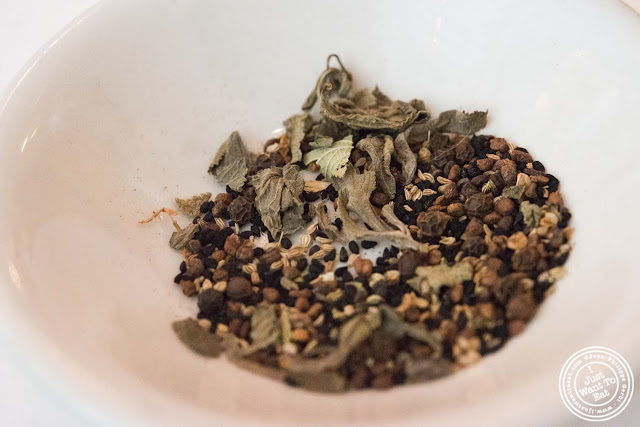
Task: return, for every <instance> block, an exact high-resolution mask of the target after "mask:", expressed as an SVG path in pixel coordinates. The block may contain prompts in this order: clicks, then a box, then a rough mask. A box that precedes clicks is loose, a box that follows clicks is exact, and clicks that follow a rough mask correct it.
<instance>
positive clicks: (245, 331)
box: [238, 320, 251, 338]
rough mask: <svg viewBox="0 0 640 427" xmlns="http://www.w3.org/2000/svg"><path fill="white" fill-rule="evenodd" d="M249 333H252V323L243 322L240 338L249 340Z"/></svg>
mask: <svg viewBox="0 0 640 427" xmlns="http://www.w3.org/2000/svg"><path fill="white" fill-rule="evenodd" d="M249 332H251V323H250V322H248V321H246V320H245V321H244V322H242V326H241V327H240V332H239V334H238V336H239V337H240V338H247V337H248V336H249Z"/></svg>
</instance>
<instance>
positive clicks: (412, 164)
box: [387, 129, 418, 185]
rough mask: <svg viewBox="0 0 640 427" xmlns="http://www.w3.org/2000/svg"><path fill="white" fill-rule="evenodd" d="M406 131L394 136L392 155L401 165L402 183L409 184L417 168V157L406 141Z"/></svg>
mask: <svg viewBox="0 0 640 427" xmlns="http://www.w3.org/2000/svg"><path fill="white" fill-rule="evenodd" d="M408 131H409V130H408V129H407V130H406V131H404V132H402V133H400V134H399V135H398V136H397V137H396V141H395V144H394V145H395V150H394V152H393V157H394V158H395V159H396V160H397V161H398V163H400V164H401V165H402V178H404V181H403V182H402V185H407V184H409V183H410V182H411V180H412V179H413V177H414V176H415V174H416V170H417V169H418V158H417V157H416V155H415V153H414V152H413V151H411V147H410V146H409V142H408V141H407V136H406V134H407V132H408ZM387 138H390V137H387Z"/></svg>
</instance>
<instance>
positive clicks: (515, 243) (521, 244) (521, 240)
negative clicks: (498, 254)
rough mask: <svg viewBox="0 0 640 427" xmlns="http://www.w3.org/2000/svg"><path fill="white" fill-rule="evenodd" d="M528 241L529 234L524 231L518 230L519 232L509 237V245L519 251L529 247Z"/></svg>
mask: <svg viewBox="0 0 640 427" xmlns="http://www.w3.org/2000/svg"><path fill="white" fill-rule="evenodd" d="M527 243H529V239H528V238H527V235H526V234H524V233H523V232H522V231H518V232H517V233H514V234H512V235H511V236H509V239H508V240H507V247H508V248H509V249H512V250H514V251H518V250H520V249H524V248H525V247H527Z"/></svg>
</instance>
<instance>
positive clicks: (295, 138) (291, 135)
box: [283, 112, 311, 163]
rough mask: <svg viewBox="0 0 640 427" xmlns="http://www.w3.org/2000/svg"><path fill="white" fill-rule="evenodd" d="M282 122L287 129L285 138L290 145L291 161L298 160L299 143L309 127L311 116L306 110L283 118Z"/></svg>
mask: <svg viewBox="0 0 640 427" xmlns="http://www.w3.org/2000/svg"><path fill="white" fill-rule="evenodd" d="M283 124H284V126H285V128H286V129H287V138H288V139H289V144H290V145H291V163H296V162H299V161H300V160H302V151H301V150H300V144H301V143H302V140H303V139H304V137H305V135H306V134H307V132H309V129H310V128H311V116H310V115H309V113H307V112H304V113H302V114H296V115H295V116H291V117H289V118H288V119H287V120H285V121H284V123H283Z"/></svg>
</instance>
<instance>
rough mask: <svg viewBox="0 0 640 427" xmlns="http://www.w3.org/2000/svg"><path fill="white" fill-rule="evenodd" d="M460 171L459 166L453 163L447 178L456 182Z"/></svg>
mask: <svg viewBox="0 0 640 427" xmlns="http://www.w3.org/2000/svg"><path fill="white" fill-rule="evenodd" d="M460 171H461V169H460V166H458V165H453V166H452V167H451V169H450V170H449V174H448V175H447V178H449V179H450V180H451V181H453V182H457V181H458V180H459V179H460Z"/></svg>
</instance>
